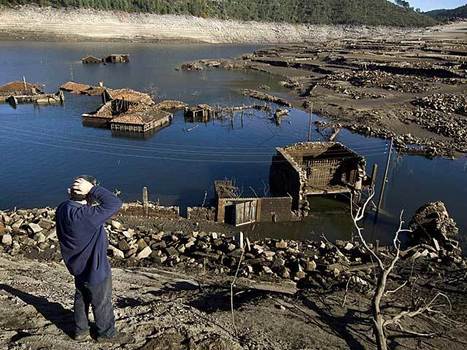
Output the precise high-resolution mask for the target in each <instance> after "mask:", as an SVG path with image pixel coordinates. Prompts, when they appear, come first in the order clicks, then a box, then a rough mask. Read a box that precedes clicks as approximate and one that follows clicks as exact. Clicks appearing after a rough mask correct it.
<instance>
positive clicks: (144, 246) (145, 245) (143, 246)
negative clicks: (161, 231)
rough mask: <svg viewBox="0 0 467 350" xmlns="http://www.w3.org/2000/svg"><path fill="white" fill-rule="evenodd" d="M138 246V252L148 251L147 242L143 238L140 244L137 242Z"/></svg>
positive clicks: (139, 240)
mask: <svg viewBox="0 0 467 350" xmlns="http://www.w3.org/2000/svg"><path fill="white" fill-rule="evenodd" d="M136 244H137V245H138V250H139V251H142V250H144V249H146V247H147V246H148V244H147V243H146V241H145V240H144V239H142V238H140V239H138V242H136Z"/></svg>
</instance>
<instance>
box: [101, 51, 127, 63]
mask: <svg viewBox="0 0 467 350" xmlns="http://www.w3.org/2000/svg"><path fill="white" fill-rule="evenodd" d="M104 62H105V63H129V62H130V55H129V54H115V53H114V54H111V55H109V56H107V57H106V58H104Z"/></svg>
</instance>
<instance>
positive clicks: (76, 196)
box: [70, 175, 97, 202]
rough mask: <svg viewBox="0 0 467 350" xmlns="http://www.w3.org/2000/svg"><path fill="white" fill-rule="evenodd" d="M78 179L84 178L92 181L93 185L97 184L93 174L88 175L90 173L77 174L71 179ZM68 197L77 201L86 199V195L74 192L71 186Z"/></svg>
mask: <svg viewBox="0 0 467 350" xmlns="http://www.w3.org/2000/svg"><path fill="white" fill-rule="evenodd" d="M78 179H84V180H86V181H88V182H90V183H92V184H93V185H94V186H95V185H97V180H96V178H95V177H94V176H90V175H80V176H77V177H75V178H74V179H73V183H74V182H75V181H76V180H78ZM70 199H71V200H74V201H78V202H81V201H84V200H86V199H87V196H86V195H82V194H78V193H75V191H74V190H73V188H71V190H70Z"/></svg>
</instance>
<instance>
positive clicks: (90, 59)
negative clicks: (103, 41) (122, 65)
mask: <svg viewBox="0 0 467 350" xmlns="http://www.w3.org/2000/svg"><path fill="white" fill-rule="evenodd" d="M81 62H82V63H83V64H99V63H102V58H98V57H94V56H86V57H83V58H82V59H81Z"/></svg>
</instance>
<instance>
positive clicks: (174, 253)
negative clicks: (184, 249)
mask: <svg viewBox="0 0 467 350" xmlns="http://www.w3.org/2000/svg"><path fill="white" fill-rule="evenodd" d="M165 251H166V252H167V254H168V255H169V256H170V257H174V256H178V254H179V253H178V250H177V249H175V248H174V247H168V248H166V249H165Z"/></svg>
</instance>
